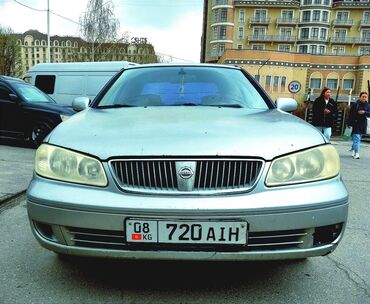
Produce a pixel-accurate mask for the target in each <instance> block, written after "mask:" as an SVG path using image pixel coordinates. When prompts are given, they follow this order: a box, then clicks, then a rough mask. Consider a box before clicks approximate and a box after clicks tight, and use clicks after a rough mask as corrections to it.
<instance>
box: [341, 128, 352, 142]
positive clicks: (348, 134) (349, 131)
mask: <svg viewBox="0 0 370 304" xmlns="http://www.w3.org/2000/svg"><path fill="white" fill-rule="evenodd" d="M351 134H352V127H346V129H345V130H344V133H343V136H342V138H343V140H346V141H347V140H349V139H350V138H351Z"/></svg>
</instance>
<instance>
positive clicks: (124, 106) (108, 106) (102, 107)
mask: <svg viewBox="0 0 370 304" xmlns="http://www.w3.org/2000/svg"><path fill="white" fill-rule="evenodd" d="M130 107H135V106H133V105H129V104H125V103H116V104H112V105H106V106H98V107H97V108H98V109H112V108H130Z"/></svg>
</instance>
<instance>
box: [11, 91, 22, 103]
mask: <svg viewBox="0 0 370 304" xmlns="http://www.w3.org/2000/svg"><path fill="white" fill-rule="evenodd" d="M9 98H10V100H11V101H15V102H16V103H19V102H20V100H19V98H18V96H17V95H15V94H12V93H10V94H9Z"/></svg>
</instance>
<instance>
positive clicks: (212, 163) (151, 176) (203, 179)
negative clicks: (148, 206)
mask: <svg viewBox="0 0 370 304" xmlns="http://www.w3.org/2000/svg"><path fill="white" fill-rule="evenodd" d="M183 163H184V164H188V163H192V164H193V166H194V177H193V178H189V179H187V178H186V179H184V178H181V177H180V175H179V170H178V168H179V167H181V164H183ZM109 164H110V167H111V169H112V173H113V175H114V178H115V180H116V181H117V182H118V184H119V186H120V187H121V188H122V189H123V190H127V191H131V192H144V193H145V192H149V193H153V192H157V193H162V194H171V193H175V194H176V193H179V192H189V191H190V192H195V193H197V194H210V193H219V192H240V191H247V190H249V189H251V188H252V187H253V186H254V185H255V183H256V182H257V179H258V177H259V175H260V173H261V169H262V166H263V162H262V161H261V160H250V159H247V160H246V159H196V160H192V159H191V160H183V159H167V160H166V159H165V160H162V159H161V160H158V159H129V160H112V161H110V162H109ZM184 183H189V185H187V186H185V188H181V187H184V186H180V185H183V184H184ZM184 189H186V190H184Z"/></svg>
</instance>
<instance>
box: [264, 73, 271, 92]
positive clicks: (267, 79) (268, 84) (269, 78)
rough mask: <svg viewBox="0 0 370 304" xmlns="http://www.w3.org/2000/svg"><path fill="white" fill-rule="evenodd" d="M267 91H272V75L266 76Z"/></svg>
mask: <svg viewBox="0 0 370 304" xmlns="http://www.w3.org/2000/svg"><path fill="white" fill-rule="evenodd" d="M265 89H266V90H268V91H270V90H271V76H270V75H266V79H265Z"/></svg>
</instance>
